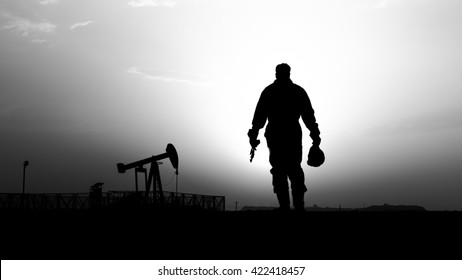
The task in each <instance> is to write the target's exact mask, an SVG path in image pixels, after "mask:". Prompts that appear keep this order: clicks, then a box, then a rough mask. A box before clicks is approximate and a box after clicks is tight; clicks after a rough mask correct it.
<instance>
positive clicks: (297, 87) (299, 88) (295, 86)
mask: <svg viewBox="0 0 462 280" xmlns="http://www.w3.org/2000/svg"><path fill="white" fill-rule="evenodd" d="M292 85H293V87H294V88H295V89H296V90H298V91H303V92H304V91H305V89H304V88H302V87H301V86H299V85H297V84H295V83H293V84H292Z"/></svg>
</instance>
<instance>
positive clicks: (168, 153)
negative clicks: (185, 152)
mask: <svg viewBox="0 0 462 280" xmlns="http://www.w3.org/2000/svg"><path fill="white" fill-rule="evenodd" d="M166 158H169V159H170V162H171V163H172V166H173V168H175V169H176V171H175V174H176V175H177V176H178V153H177V151H176V149H175V147H174V146H173V145H172V144H168V145H167V148H166V150H165V153H163V154H160V155H157V156H151V157H148V158H145V159H142V160H139V161H135V162H132V163H129V164H123V163H118V164H117V170H118V171H119V173H125V171H127V170H129V169H132V168H135V186H136V193H138V172H141V173H144V174H145V184H146V191H145V198H146V200H148V199H149V192H150V191H151V184H152V185H153V188H152V191H153V198H154V200H153V202H154V203H157V202H160V203H161V204H163V203H164V192H163V190H162V182H161V180H160V173H159V164H161V162H159V161H160V160H163V159H166ZM145 164H151V167H150V170H149V175H148V176H147V177H146V171H147V169H146V168H144V165H145ZM156 185H157V186H156ZM158 199H159V201H157V200H158Z"/></svg>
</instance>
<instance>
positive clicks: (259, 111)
mask: <svg viewBox="0 0 462 280" xmlns="http://www.w3.org/2000/svg"><path fill="white" fill-rule="evenodd" d="M300 117H302V120H303V122H304V123H305V125H306V127H307V128H308V129H309V130H310V137H311V139H312V140H313V146H317V147H319V144H320V143H321V138H320V137H319V134H320V132H319V129H318V124H317V123H316V118H315V116H314V110H313V108H312V106H311V102H310V99H309V97H308V94H307V93H306V91H305V90H304V89H303V88H302V87H300V86H298V85H296V84H294V83H293V82H292V80H291V79H290V66H289V65H287V64H285V63H283V64H279V65H278V66H276V80H275V81H274V83H272V84H271V85H269V86H267V87H266V88H265V89H264V90H263V92H262V94H261V96H260V100H259V101H258V104H257V107H256V109H255V114H254V117H253V121H252V128H251V129H250V130H249V132H248V134H247V135H248V136H249V140H250V145H251V146H252V149H255V148H256V146H258V144H259V143H260V141H259V140H257V137H258V131H259V130H260V129H261V128H263V127H264V126H265V124H266V121H267V120H268V125H267V126H266V131H265V137H266V142H267V144H268V148H269V152H270V157H269V161H270V164H271V166H272V168H271V174H272V175H273V191H274V193H275V194H276V196H277V199H278V202H279V205H280V207H279V209H280V210H282V211H287V210H290V197H289V185H288V181H287V178H289V179H290V182H291V189H292V202H293V206H294V208H295V210H297V211H303V210H304V209H305V203H304V196H305V192H306V190H307V189H306V186H305V175H304V173H303V169H302V167H301V166H300V164H301V161H302V129H301V127H300V123H299V119H300ZM252 151H253V150H252Z"/></svg>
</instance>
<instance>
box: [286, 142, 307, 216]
mask: <svg viewBox="0 0 462 280" xmlns="http://www.w3.org/2000/svg"><path fill="white" fill-rule="evenodd" d="M299 141H300V140H298V141H297V140H294V144H293V145H291V148H290V149H289V150H288V151H287V156H288V159H287V160H288V162H289V163H288V176H289V179H290V182H291V189H292V203H293V205H294V208H295V210H296V211H304V210H305V200H304V198H305V192H306V186H305V174H304V173H303V169H302V167H301V166H300V164H301V162H302V156H303V155H302V151H303V148H302V145H301V143H300V142H301V141H300V142H299ZM297 144H298V145H297Z"/></svg>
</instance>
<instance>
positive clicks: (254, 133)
mask: <svg viewBox="0 0 462 280" xmlns="http://www.w3.org/2000/svg"><path fill="white" fill-rule="evenodd" d="M247 136H249V143H250V146H252V148H254V149H255V148H256V147H257V146H258V144H260V140H258V139H257V137H258V129H255V128H251V129H249V132H247Z"/></svg>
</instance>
